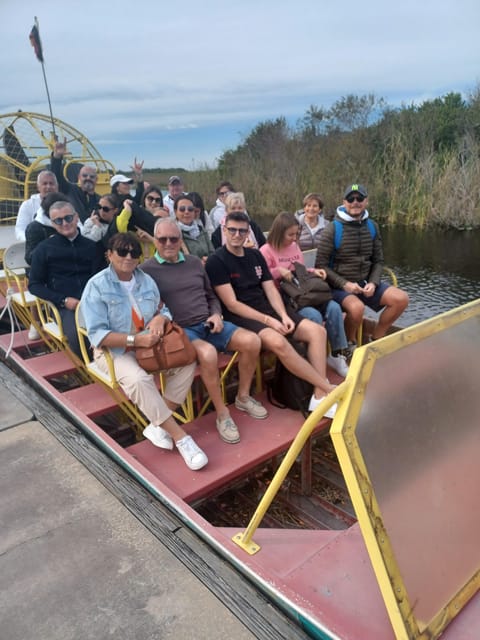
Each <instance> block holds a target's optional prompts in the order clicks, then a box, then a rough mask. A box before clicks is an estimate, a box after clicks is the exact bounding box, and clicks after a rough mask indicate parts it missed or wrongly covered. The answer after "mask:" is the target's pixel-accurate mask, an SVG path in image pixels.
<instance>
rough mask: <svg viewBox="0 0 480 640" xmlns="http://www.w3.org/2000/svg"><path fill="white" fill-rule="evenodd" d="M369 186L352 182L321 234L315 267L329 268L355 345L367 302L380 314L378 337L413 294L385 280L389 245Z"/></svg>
mask: <svg viewBox="0 0 480 640" xmlns="http://www.w3.org/2000/svg"><path fill="white" fill-rule="evenodd" d="M367 204H368V198H367V190H366V189H365V187H364V186H363V185H361V184H350V185H348V187H347V188H346V189H345V193H344V194H343V206H340V207H338V208H337V213H336V216H335V219H334V221H333V223H332V224H329V225H328V226H327V227H326V228H325V229H324V230H323V232H322V234H321V236H320V242H319V245H318V251H317V259H316V262H315V267H316V268H318V269H325V270H326V272H327V280H328V283H329V284H330V286H331V287H332V289H333V299H334V300H335V301H336V302H338V303H339V304H340V305H341V306H342V308H343V310H344V311H345V312H346V314H347V317H346V319H345V332H346V334H347V338H348V341H349V343H351V344H353V345H354V344H355V338H356V335H357V329H358V327H359V326H360V324H361V323H362V321H363V312H364V309H365V305H367V306H368V307H370V309H373V310H374V311H381V310H382V309H383V311H382V312H381V313H380V316H379V319H378V322H377V325H376V327H375V329H374V332H373V335H372V339H374V340H376V339H377V338H382V337H383V336H384V335H385V334H386V333H387V331H388V329H389V327H390V326H391V325H392V324H393V323H394V322H395V320H396V319H397V318H398V317H399V316H400V315H401V314H402V313H403V311H405V309H406V308H407V306H408V294H407V293H406V292H405V291H402V290H401V289H398V288H397V287H394V286H391V285H388V284H386V283H384V282H380V277H381V275H382V270H383V245H382V239H381V237H380V230H379V228H378V225H377V224H376V223H375V222H373V221H372V220H371V219H370V218H369V216H368V211H367Z"/></svg>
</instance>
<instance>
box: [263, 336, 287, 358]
mask: <svg viewBox="0 0 480 640" xmlns="http://www.w3.org/2000/svg"><path fill="white" fill-rule="evenodd" d="M262 334H263V335H262V343H263V346H264V347H265V348H266V349H268V350H269V351H273V353H275V354H276V355H277V356H278V357H283V356H285V355H286V354H287V352H288V347H289V346H290V344H289V342H288V340H287V339H286V338H285V336H282V335H281V334H280V333H278V332H277V331H274V330H273V329H270V330H269V331H268V332H266V331H262Z"/></svg>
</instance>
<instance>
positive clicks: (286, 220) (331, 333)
mask: <svg viewBox="0 0 480 640" xmlns="http://www.w3.org/2000/svg"><path fill="white" fill-rule="evenodd" d="M299 228H300V223H299V221H298V220H297V218H296V217H295V216H294V215H293V214H291V213H286V212H282V213H279V214H278V215H277V216H276V218H275V219H274V221H273V223H272V226H271V228H270V231H269V232H268V236H267V243H266V244H264V245H263V246H262V247H260V251H261V252H262V254H263V257H264V258H265V260H266V262H267V265H268V268H269V269H270V273H271V274H272V277H273V279H274V281H275V283H276V284H277V286H279V285H280V281H281V280H282V279H283V280H288V281H291V280H292V278H293V275H294V274H293V271H294V269H295V262H300V263H301V264H304V260H303V254H302V250H301V249H300V247H299V245H298V243H297V239H298V233H299ZM309 271H310V272H312V273H314V274H315V275H316V276H318V277H319V278H322V279H323V280H325V279H326V277H327V274H326V272H325V271H324V270H323V269H309ZM297 311H298V313H299V314H300V315H302V316H303V317H304V318H308V319H309V320H313V322H317V323H318V324H323V321H324V320H325V329H326V331H327V336H328V340H329V342H330V348H331V354H330V355H329V356H328V358H327V364H328V365H329V366H330V367H331V368H332V369H334V371H336V372H337V373H338V374H339V375H341V376H343V377H345V376H346V375H347V373H348V365H347V359H346V352H347V350H348V342H347V336H346V335H345V328H344V324H343V314H342V309H341V307H340V305H339V304H337V303H336V302H335V301H333V300H330V301H329V302H327V303H326V304H325V305H322V306H321V307H319V308H316V307H303V308H302V309H298V310H297Z"/></svg>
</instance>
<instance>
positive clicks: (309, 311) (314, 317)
mask: <svg viewBox="0 0 480 640" xmlns="http://www.w3.org/2000/svg"><path fill="white" fill-rule="evenodd" d="M298 313H299V314H300V315H301V316H302V318H305V319H306V320H311V321H312V322H316V323H317V324H323V317H322V314H321V313H320V311H319V310H318V309H315V308H314V307H304V308H303V309H300V310H299V312H298Z"/></svg>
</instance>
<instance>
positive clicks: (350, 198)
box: [345, 196, 365, 204]
mask: <svg viewBox="0 0 480 640" xmlns="http://www.w3.org/2000/svg"><path fill="white" fill-rule="evenodd" d="M345 200H346V201H347V202H348V203H349V204H352V202H363V201H364V200H365V196H348V198H345Z"/></svg>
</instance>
